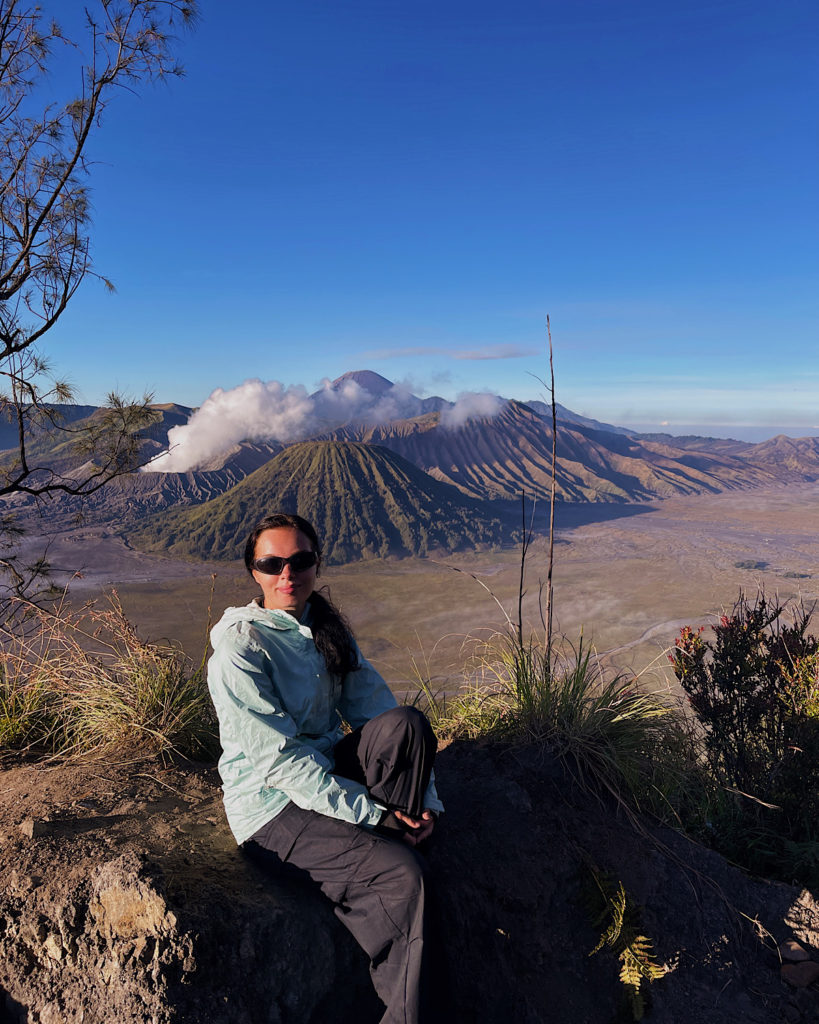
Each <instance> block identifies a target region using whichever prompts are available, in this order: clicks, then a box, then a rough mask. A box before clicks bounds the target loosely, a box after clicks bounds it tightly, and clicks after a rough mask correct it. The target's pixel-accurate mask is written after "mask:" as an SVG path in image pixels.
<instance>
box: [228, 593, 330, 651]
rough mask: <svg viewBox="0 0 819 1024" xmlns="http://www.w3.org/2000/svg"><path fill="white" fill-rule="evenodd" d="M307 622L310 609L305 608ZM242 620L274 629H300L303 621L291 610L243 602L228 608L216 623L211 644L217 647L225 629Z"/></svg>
mask: <svg viewBox="0 0 819 1024" xmlns="http://www.w3.org/2000/svg"><path fill="white" fill-rule="evenodd" d="M309 607H310V605H309V604H308V606H307V608H308V609H309ZM302 618H303V619H304V621H305V623H306V622H308V621H309V611H307V610H305V613H304V615H303V616H302ZM240 622H255V623H259V624H260V625H265V626H268V627H269V628H272V629H281V630H290V629H299V628H300V626H301V625H302V623H300V622H299V620H298V619H296V618H294V617H293V616H292V615H291V614H290V613H289V612H284V611H281V610H279V609H274V610H270V609H268V608H262V606H261V605H260V604H257V603H256V601H255V600H253V601H251V602H250V604H243V605H241V606H240V607H239V608H226V609H225V613H224V615H223V616H222V618H221V619H219V621H218V622H217V623H216V625H215V626H214V627H213V629H212V630H211V631H210V643H211V646H212V647H213V648H214V650H215V649H216V645H217V644H218V643H220V641H221V640H222V637H223V636H224V635H225V631H226V630H228V629H229V628H230V627H231V626H234V625H236V624H238V623H240Z"/></svg>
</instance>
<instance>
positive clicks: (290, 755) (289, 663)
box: [208, 601, 443, 843]
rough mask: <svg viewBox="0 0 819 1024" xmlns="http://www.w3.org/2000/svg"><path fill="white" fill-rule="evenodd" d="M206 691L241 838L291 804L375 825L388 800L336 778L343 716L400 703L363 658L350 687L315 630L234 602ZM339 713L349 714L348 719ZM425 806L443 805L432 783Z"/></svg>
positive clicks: (370, 714)
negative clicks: (332, 669) (333, 669)
mask: <svg viewBox="0 0 819 1024" xmlns="http://www.w3.org/2000/svg"><path fill="white" fill-rule="evenodd" d="M211 644H212V646H213V656H212V657H211V659H210V661H209V662H208V689H209V690H210V695H211V699H212V700H213V704H214V707H215V708H216V714H217V716H218V718H219V736H220V739H221V743H222V756H221V757H220V758H219V773H220V775H221V776H222V789H223V792H224V801H225V812H226V814H227V819H228V823H229V824H230V828H231V831H232V832H233V834H234V836H235V837H236V841H237V842H238V843H243V842H244V841H245V840H246V839H249V838H250V836H252V835H253V834H254V832H257V831H258V830H259V829H260V828H261V827H262V825H265V824H267V822H268V821H270V820H271V819H272V818H275V816H276V815H277V814H278V813H279V812H280V811H281V810H282V809H283V808H284V807H285V806H286V805H287V803H288V801H290V800H292V801H293V802H294V803H296V804H298V806H299V807H303V808H305V809H306V810H311V811H318V812H319V813H320V814H327V815H329V816H330V817H332V818H340V819H342V820H343V821H349V822H352V823H353V824H356V825H364V826H370V827H371V826H373V825H376V824H377V823H378V821H379V819H380V818H381V815H382V813H383V811H384V809H385V808H384V806H383V805H382V804H380V803H378V802H377V801H376V800H374V799H373V798H372V797H371V796H370V795H369V793H368V792H367V789H366V787H364V786H363V785H360V784H359V783H357V782H353V781H352V780H350V779H341V778H339V777H337V776H335V775H333V774H332V771H333V747H334V746H335V744H336V743H337V742H338V740H340V739H341V736H342V730H341V717H343V718H344V719H345V721H347V722H349V724H350V725H351V726H352V727H353V728H356V727H358V726H359V725H363V724H364V722H367V721H369V720H370V719H371V718H374V717H375V716H376V715H378V714H380V713H381V712H382V711H387V710H388V709H389V708H392V707H395V705H396V700H395V697H394V696H393V694H392V692H391V691H390V689H389V687H388V686H387V684H386V683H385V682H384V680H383V679H382V678H381V676H380V675H379V674H378V673H377V672H376V671H375V669H374V668H373V667H372V665H370V664H369V662H368V661H366V660H365V659H364V658H363V657H361V655H360V654H359V660H360V663H361V667H360V668H359V669H357V670H356V671H355V672H350V673H348V675H347V676H346V678H345V679H344V683H343V685H341V684H340V683H339V682H338V680H336V679H334V678H333V676H331V675H330V674H329V673H328V672H327V669H326V667H325V665H324V658H323V657H322V656H321V654H320V653H319V652H318V650H317V649H316V645H315V643H314V641H313V633H312V631H311V629H310V605H309V604H308V605H307V608H306V610H305V613H304V615H303V616H302V621H301V622H299V621H298V620H297V619H295V618H294V617H293V616H292V615H290V614H289V613H288V612H285V611H279V610H273V611H271V610H268V609H266V608H262V607H260V606H259V605H258V604H257V603H256V602H255V601H253V602H251V603H250V604H249V605H245V606H243V607H241V608H228V609H227V610H226V611H225V614H224V615H223V616H222V618H221V619H220V620H219V622H218V623H217V624H216V625H215V626H214V627H213V630H212V631H211ZM340 716H341V717H340ZM424 804H425V806H426V807H429V808H430V809H431V810H433V811H436V812H440V811H442V810H443V805H442V804H441V802H440V800H439V799H438V796H437V794H436V792H435V787H434V784H433V783H432V782H431V783H430V786H429V789H428V790H427V793H426V798H425V801H424Z"/></svg>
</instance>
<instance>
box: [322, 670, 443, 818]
mask: <svg viewBox="0 0 819 1024" xmlns="http://www.w3.org/2000/svg"><path fill="white" fill-rule="evenodd" d="M358 661H359V668H358V669H356V671H355V672H350V673H348V675H347V677H346V678H345V680H344V688H343V690H342V694H341V700H340V701H339V705H338V709H339V711H340V712H341V714H342V716H343V717H344V720H345V721H346V722H349V724H350V725H351V726H352V728H353V729H357V728H358V726H359V725H363V724H364V723H365V722H369V720H370V719H371V718H375V716H376V715H380V714H381V713H382V712H383V711H389V709H390V708H394V707H395V706H396V705H397V704H398V701H397V700H396V699H395V695H394V694H393V692H392V690H391V689H390V688H389V686H387V684H386V682H385V681H384V679H383V677H382V676H381V674H380V673H379V672H376V670H375V669H374V668H373V667H372V665H371V664H370V663H369V661H367V659H366V658H365V657H364V656H363V655H362V653H361V651H358ZM424 807H425V808H429V810H431V811H434V812H435V813H436V814H442V813H443V810H444V805H443V804H442V803H441V801H440V799H439V797H438V793H437V792H436V789H435V773H434V772H433V774H432V777H431V779H430V780H429V785H428V786H427V790H426V793H425V794H424Z"/></svg>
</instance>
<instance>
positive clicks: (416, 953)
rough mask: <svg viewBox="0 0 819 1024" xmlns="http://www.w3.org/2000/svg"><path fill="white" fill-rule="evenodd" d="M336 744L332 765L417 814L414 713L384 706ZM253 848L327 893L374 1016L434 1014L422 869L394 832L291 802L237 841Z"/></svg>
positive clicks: (421, 737) (414, 1020)
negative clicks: (354, 953)
mask: <svg viewBox="0 0 819 1024" xmlns="http://www.w3.org/2000/svg"><path fill="white" fill-rule="evenodd" d="M337 749H338V759H337V763H336V773H337V774H339V775H341V774H342V773H341V771H340V767H341V766H343V767H344V770H345V775H344V777H346V778H351V777H356V776H357V779H356V780H357V781H360V782H364V783H365V784H366V785H367V786H368V788H369V789H370V791H371V792H372V793H373V795H374V796H376V798H377V799H379V800H381V801H383V802H384V803H386V804H387V806H388V807H389V808H390V809H391V810H404V811H406V812H407V813H409V814H411V815H413V816H417V815H419V814H420V812H421V810H422V809H423V808H422V806H421V801H422V799H423V793H424V790H425V789H426V786H427V783H428V781H429V775H430V772H431V770H432V759H433V757H434V752H435V737H434V735H433V734H432V730H431V729H430V727H429V723H428V722H427V721H426V719H425V718H424V716H423V715H422V714H421V712H419V711H417V709H415V708H394V709H392V710H391V711H387V712H385V713H384V714H383V715H379V716H378V717H377V718H374V719H372V721H370V722H368V723H367V724H366V725H364V726H362V727H361V728H360V729H357V730H355V732H354V733H352V734H351V735H350V736H345V737H344V739H342V740H341V742H340V743H339V744H338V748H337ZM356 762H358V763H359V767H358V768H356ZM254 847H255V848H256V849H255V850H254ZM259 848H261V850H264V851H268V853H270V854H275V857H276V860H277V861H278V862H281V865H284V870H285V871H288V870H289V871H290V872H291V873H292V872H294V871H295V872H296V873H297V874H304V873H306V874H307V875H309V877H310V878H311V879H312V880H313V882H315V883H316V884H318V885H319V886H320V888H321V891H322V892H323V893H324V894H325V896H327V897H328V898H329V899H330V900H332V902H333V904H334V906H335V912H336V915H337V916H338V918H339V919H340V920H341V921H342V923H343V924H344V925H345V926H346V927H347V928H348V929H349V931H350V932H351V933H352V935H353V936H354V938H355V940H356V941H357V942H358V944H359V945H360V946H361V948H362V949H363V950H364V951H365V952H366V954H367V956H368V957H369V958H370V974H371V977H372V980H373V985H374V987H375V990H376V992H377V993H378V996H379V998H380V999H381V1001H382V1002H383V1003H384V1005H385V1006H386V1012H385V1014H384V1016H383V1017H382V1021H381V1024H429V1022H431V1021H433V1020H435V1019H436V1015H435V1013H436V1010H437V1006H436V1003H437V999H436V997H435V996H434V995H433V993H432V991H431V989H432V985H431V982H430V977H431V973H432V971H431V969H430V968H431V964H430V959H431V956H430V954H431V953H432V948H431V947H432V941H433V935H432V928H431V926H430V918H431V914H430V912H429V906H428V902H429V892H428V877H427V867H426V862H425V861H424V858H423V857H422V856H421V854H419V853H417V852H416V850H415V849H413V848H412V847H411V846H409V845H408V844H407V843H405V842H403V841H402V840H400V839H392V838H386V837H385V836H382V835H378V834H376V833H374V832H372V831H370V830H368V829H364V828H359V827H358V826H357V825H351V824H350V823H349V822H346V821H340V820H339V819H337V818H330V817H328V816H326V815H323V814H318V813H317V812H316V811H306V810H303V809H302V808H301V807H297V806H296V804H294V803H293V802H292V801H291V803H289V804H288V805H287V806H286V807H285V808H284V810H283V811H281V813H279V814H278V815H277V816H276V817H275V818H274V819H273V820H272V821H269V822H268V823H267V824H266V825H265V826H264V827H263V828H261V829H259V831H258V832H256V833H255V835H253V837H252V838H251V839H249V840H248V841H247V843H246V844H245V849H246V850H247V852H248V853H249V854H251V856H254V859H258V860H260V861H263V860H264V858H263V856H262V857H260V856H259V854H260V853H261V850H260V849H259Z"/></svg>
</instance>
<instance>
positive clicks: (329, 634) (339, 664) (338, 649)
mask: <svg viewBox="0 0 819 1024" xmlns="http://www.w3.org/2000/svg"><path fill="white" fill-rule="evenodd" d="M282 527H285V528H287V527H289V528H291V529H293V530H298V531H299V532H300V533H303V534H304V536H305V537H306V538H307V539H308V540H309V541H310V547H311V548H312V549H313V551H315V553H316V555H317V556H318V563H317V568H316V571H317V572H318V569H319V568H320V567H321V545H320V544H319V539H318V534H317V533H316V531H315V528H314V527H313V524H312V523H309V522H308V521H307V520H306V519H302V517H301V516H297V515H294V514H292V513H290V512H274V513H273V514H272V515H269V516H265V517H264V519H262V521H261V522H260V523H257V524H256V526H255V527H254V528H253V529H252V530H251V531H250V536H249V537H248V538H247V543H246V544H245V568H246V569H247V571H248V572H249V573H250V574H251V575H252V574H253V559H254V558H255V557H256V543H257V541H258V540H259V537H260V536H261V535H262V534H263V533H264V532H265V530H280V529H282ZM309 602H310V610H311V612H312V613H313V625H312V630H313V640H314V641H315V644H316V648H317V649H318V651H319V653H320V654H321V656H322V657H323V658H324V664H325V665H326V666H327V671H328V672H329V673H330V674H331V675H333V676H336V677H337V678H339V679H344V677H345V676H346V675H347V673H348V672H354V671H355V670H356V669H357V668H360V667H361V663H360V662H359V660H358V649H357V648H356V645H355V640H354V639H353V631H352V629H351V628H350V624H349V623H348V622H347V620H346V619H345V618H344V616H343V615H342V614H341V612H340V611H339V610H338V608H336V606H335V605H334V604H333V602H332V601H331V600H330V598H329V595H328V596H327V597H325V596H324V595H323V594H320V593H319V592H318V591H317V590H314V591H313V593H312V594H311V595H310V598H309Z"/></svg>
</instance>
